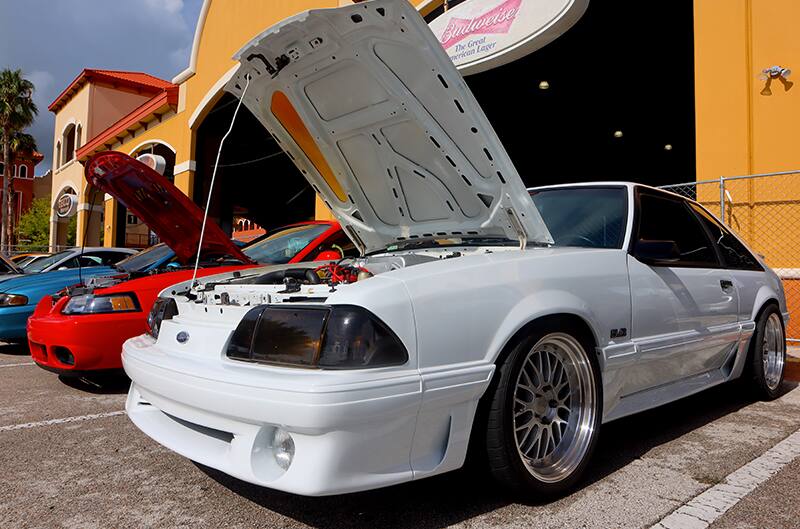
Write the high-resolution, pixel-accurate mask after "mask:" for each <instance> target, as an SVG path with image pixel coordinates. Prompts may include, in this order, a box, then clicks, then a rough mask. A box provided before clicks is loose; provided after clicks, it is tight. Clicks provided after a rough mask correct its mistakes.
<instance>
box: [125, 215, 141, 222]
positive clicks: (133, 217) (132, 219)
mask: <svg viewBox="0 0 800 529" xmlns="http://www.w3.org/2000/svg"><path fill="white" fill-rule="evenodd" d="M128 224H139V217H137V216H136V215H130V214H128Z"/></svg>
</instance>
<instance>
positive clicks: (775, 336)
mask: <svg viewBox="0 0 800 529" xmlns="http://www.w3.org/2000/svg"><path fill="white" fill-rule="evenodd" d="M785 352H786V340H784V337H783V325H781V320H780V316H779V315H778V314H777V313H774V312H773V313H772V314H770V315H769V318H767V322H766V325H764V338H763V341H762V343H761V361H762V362H763V364H764V382H765V383H766V384H767V387H768V388H769V389H770V390H775V389H776V388H777V387H778V385H779V384H780V383H781V378H782V376H783V364H784V359H785Z"/></svg>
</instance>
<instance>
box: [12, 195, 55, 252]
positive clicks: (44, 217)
mask: <svg viewBox="0 0 800 529" xmlns="http://www.w3.org/2000/svg"><path fill="white" fill-rule="evenodd" d="M17 240H18V241H19V249H20V250H22V251H32V250H39V251H42V250H46V249H47V247H48V245H49V244H50V201H49V200H48V199H46V198H36V199H34V200H33V202H31V207H30V209H28V211H26V212H25V213H23V214H22V215H20V217H19V226H17Z"/></svg>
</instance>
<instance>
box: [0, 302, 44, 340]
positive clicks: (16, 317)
mask: <svg viewBox="0 0 800 529" xmlns="http://www.w3.org/2000/svg"><path fill="white" fill-rule="evenodd" d="M34 308H35V306H34V305H20V306H17V307H0V340H22V339H24V338H25V328H26V325H27V323H28V318H30V316H31V314H33V310H34Z"/></svg>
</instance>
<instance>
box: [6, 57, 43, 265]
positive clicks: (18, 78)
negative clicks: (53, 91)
mask: <svg viewBox="0 0 800 529" xmlns="http://www.w3.org/2000/svg"><path fill="white" fill-rule="evenodd" d="M34 88H35V87H34V86H33V83H32V82H30V81H28V80H27V79H25V78H24V77H22V70H9V69H5V70H2V71H0V133H1V134H2V141H3V161H4V170H3V196H4V197H5V205H4V207H3V206H0V211H2V212H3V222H2V233H0V250H2V251H5V252H8V250H9V245H10V244H11V241H12V240H13V237H14V186H13V179H12V178H11V150H12V149H11V143H12V141H13V139H14V138H15V137H17V135H18V134H19V133H20V132H21V131H22V130H23V129H24V128H26V127H28V126H29V125H30V124H31V123H33V118H34V117H35V116H36V114H37V113H38V112H39V109H38V108H36V103H34V102H33V90H34Z"/></svg>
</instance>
